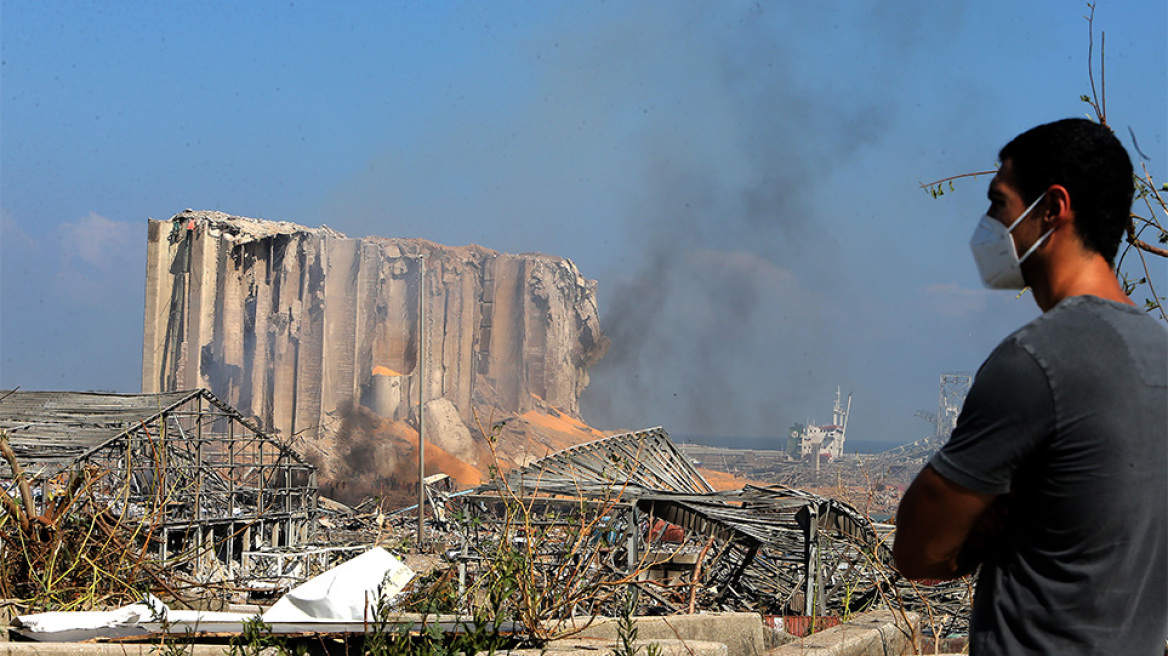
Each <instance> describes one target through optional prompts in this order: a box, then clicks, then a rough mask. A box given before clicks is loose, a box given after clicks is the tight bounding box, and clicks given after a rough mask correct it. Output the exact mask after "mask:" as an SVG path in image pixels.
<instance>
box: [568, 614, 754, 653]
mask: <svg viewBox="0 0 1168 656" xmlns="http://www.w3.org/2000/svg"><path fill="white" fill-rule="evenodd" d="M636 622H637V638H638V639H641V640H650V641H653V642H656V641H659V640H670V639H672V640H684V641H686V642H687V643H688V642H689V641H710V642H720V643H722V644H724V645H726V648H727V650H728V651H727V656H761V655H762V654H764V653H766V650H767V645H766V642H765V638H764V636H763V628H764V627H763V622H762V616H760V615H758V614H756V613H700V614H696V615H668V616H664V617H638V618H636ZM617 626H618V620H616V619H610V618H597V619H596V621H595V622H593V623H592V625H591V626H589V627H588V628H586V629H584V630H583V631H582V632H580V633H579V634H578V637H581V638H602V639H607V640H616V639H617Z"/></svg>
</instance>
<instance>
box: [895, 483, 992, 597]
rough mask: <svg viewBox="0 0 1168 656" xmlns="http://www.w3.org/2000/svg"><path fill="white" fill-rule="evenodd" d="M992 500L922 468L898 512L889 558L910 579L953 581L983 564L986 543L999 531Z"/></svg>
mask: <svg viewBox="0 0 1168 656" xmlns="http://www.w3.org/2000/svg"><path fill="white" fill-rule="evenodd" d="M996 499H998V497H997V496H996V495H993V494H984V493H982V492H975V491H973V490H970V489H969V488H966V487H963V486H961V485H958V484H956V483H954V482H952V481H950V480H948V479H946V478H945V477H944V476H942V475H941V474H939V473H938V472H937V470H935V469H933V467H932V466H930V465H926V466H925V468H924V469H922V470H921V473H920V474H917V477H916V479H915V480H913V482H912V485H910V486H909V488H908V490H907V491H906V492H905V493H904V498H903V499H902V500H901V502H900V507H899V508H898V509H897V511H896V538H895V541H894V542H893V548H892V554H893V558H894V559H895V561H896V567H897V569H899V570H900V573H901V574H904V575H905V576H907V577H908V578H910V579H952V578H957V577H959V576H964V575H965V574H968V573H970V572H972V571H973V570H974V569H975V568H976V567H977V565H978V564H979V563H981V560H982V555H983V549H984V547H985V546H986V544H987V539H990V538H992V536H993V534H995V533H997V532H998V531H999V530H1000V528H1001V522H1000V520H1001V511H1002V509H1003V506H1001V505H1000V504H995V503H994V502H995V500H996Z"/></svg>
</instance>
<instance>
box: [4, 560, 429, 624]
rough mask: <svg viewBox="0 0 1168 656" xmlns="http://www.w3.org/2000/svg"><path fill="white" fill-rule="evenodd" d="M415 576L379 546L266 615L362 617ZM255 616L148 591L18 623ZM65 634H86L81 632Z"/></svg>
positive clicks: (272, 620) (271, 618)
mask: <svg viewBox="0 0 1168 656" xmlns="http://www.w3.org/2000/svg"><path fill="white" fill-rule="evenodd" d="M413 578H414V571H413V570H411V569H410V568H409V567H407V566H406V564H405V563H403V562H401V561H400V560H398V559H397V558H394V557H393V555H392V554H390V553H389V552H388V551H386V550H385V549H382V548H381V547H374V548H373V549H370V550H369V551H366V552H365V553H363V554H361V555H360V556H357V557H356V558H353V559H351V560H349V561H346V562H344V563H341V564H340V565H337V566H336V567H334V568H332V569H330V570H328V571H327V572H324V573H323V574H321V575H319V576H317V577H314V578H312V579H309V580H308V581H305V582H304V583H302V584H300V585H299V586H297V587H296V588H293V589H292V590H291V591H289V592H288V593H287V594H285V595H284V596H283V597H281V598H280V600H279V601H277V602H276V603H275V605H273V606H272V607H271V608H270V609H268V612H266V613H264V614H263V620H264V622H266V623H268V624H276V623H283V622H299V623H304V622H338V621H339V622H346V621H353V622H362V621H363V620H364V619H365V617H366V609H368V611H369V612H370V614H371V613H372V610H373V609H374V608H375V607H376V604H377V599H378V594H379V589H380V595H381V597H382V598H383V599H386V600H389V599H391V598H393V597H394V596H396V595H397V594H398V593H400V592H401V591H402V589H403V588H405V586H406V584H407V583H409V582H410V580H411V579H413ZM383 583H384V585H383ZM253 617H255V614H254V613H221V612H211V611H198V610H172V609H170V608H167V606H166V604H164V603H162V601H161V600H160V599H158V598H156V597H154V596H151V595H147V596H146V598H145V599H143V600H142V602H141V603H137V604H131V605H129V606H123V607H121V608H118V609H117V610H109V611H73V612H53V613H35V614H32V615H21V616H19V617H17V618H15V619H14V621H13V625H14V626H17V627H19V628H21V629H23V630H24V632H25V633H26V634H46V635H47V634H54V633H58V634H68V635H69V636H75V635H76V634H78V633H79V632H86V631H90V632H97V633H96V634H102V633H103V632H102V631H101V630H103V629H111V628H121V627H147V628H148V626H154V625H157V624H158V623H160V622H166V623H167V624H170V625H172V626H174V627H177V626H184V627H185V626H190V627H192V628H194V629H195V630H198V627H199V626H208V625H211V624H215V623H232V624H242V623H243V622H244V621H245V620H248V619H250V618H253ZM370 619H372V618H370ZM89 637H92V636H89ZM37 639H42V638H37ZM65 639H68V640H73V639H85V637H84V636H79V635H77V636H76V637H66V638H65Z"/></svg>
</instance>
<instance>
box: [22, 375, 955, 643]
mask: <svg viewBox="0 0 1168 656" xmlns="http://www.w3.org/2000/svg"><path fill="white" fill-rule="evenodd" d="M0 429H3V430H4V431H5V432H6V433H7V441H6V442H4V443H5V444H9V445H11V450H12V455H13V457H12V458H10V459H9V460H8V465H7V471H6V472H4V474H3V475H4V477H5V478H6V479H7V480H8V481H10V482H11V483H12V485H10V486H9V487H10V493H9V495H7V496H6V498H7V499H8V503H7V504H6V511H7V512H5V513H4V515H3V516H2V517H0V537H2V538H3V540H4V552H3V553H4V554H5V558H4V559H3V563H4V566H5V569H4V570H3V575H4V576H5V577H7V578H6V579H5V580H4V581H0V585H9V586H10V587H11V586H12V585H13V584H14V582H15V581H16V580H17V579H18V578H19V576H21V574H20V571H19V570H18V569H14V568H15V567H16V566H17V565H19V557H22V556H23V555H24V554H27V553H30V549H31V548H32V547H33V546H35V544H34V541H33V539H32V538H33V537H36V536H41V537H43V538H44V540H42V542H43V544H44V545H48V544H51V545H55V546H54V547H53V548H55V549H57V550H59V551H62V553H69V554H72V559H73V560H71V561H69V562H66V563H64V565H65V566H66V567H67V568H68V567H72V568H73V570H81V569H83V567H82V565H85V564H93V563H97V562H99V561H100V559H101V558H106V559H109V560H110V562H111V563H112V564H111V565H109V569H108V571H107V572H106V577H105V579H104V582H103V585H104V586H105V588H104V589H103V592H102V594H100V595H92V594H90V595H89V596H88V597H85V595H84V594H82V593H81V590H82V587H83V586H85V585H89V586H91V587H92V586H93V585H95V581H94V580H93V579H92V578H91V579H87V580H76V581H71V582H69V585H68V586H66V587H65V588H62V589H57V590H49V589H48V587H51V584H46V587H45V588H43V589H39V590H37V589H27V590H22V589H12V592H10V593H9V594H10V596H14V597H17V598H22V599H25V600H27V601H28V602H29V603H30V604H31V605H32V606H33V607H34V608H32V609H47V608H62V609H81V608H86V609H88V608H97V607H101V606H109V605H115V606H116V605H119V603H121V604H124V603H130V602H136V601H138V599H137V598H136V597H135V595H140V593H141V591H142V590H143V589H149V590H151V591H153V592H154V593H155V594H158V595H159V596H161V597H164V598H166V599H167V603H168V604H172V605H176V604H177V605H182V604H191V603H192V600H193V599H196V598H201V599H203V601H204V605H206V603H205V602H206V601H207V600H210V599H220V600H222V601H224V602H227V601H232V602H253V603H254V602H261V603H270V602H272V601H274V600H276V599H278V598H280V597H282V596H284V595H286V594H287V593H288V591H289V590H291V589H293V588H294V587H295V586H297V585H300V584H302V583H304V581H306V580H309V579H311V578H312V577H314V576H318V575H320V574H321V573H322V572H326V571H330V570H332V569H334V568H336V567H337V566H338V565H341V564H342V563H344V562H346V561H348V560H349V559H350V558H352V557H354V556H357V555H359V554H361V553H365V552H366V551H367V550H368V549H369V548H370V547H372V546H383V547H385V548H387V549H388V550H389V551H391V552H393V553H395V554H398V555H399V556H400V557H401V559H402V560H404V561H405V565H407V566H408V567H409V568H411V569H412V570H413V571H416V572H417V573H418V577H417V578H416V579H415V580H414V581H413V583H411V585H410V586H409V587H408V588H407V589H406V591H405V594H403V595H402V596H401V600H402V602H401V603H402V604H412V606H411V607H404V606H403V607H402V608H400V609H399V610H418V611H425V612H458V613H464V614H467V615H471V614H475V613H481V612H484V609H489V612H494V613H496V614H499V615H501V616H506V617H508V618H511V619H513V620H514V622H516V624H517V626H519V627H521V628H522V630H523V631H526V632H528V633H529V634H531V635H538V636H540V637H543V638H548V637H551V636H554V635H560V634H563V633H565V632H571V631H573V630H575V629H573V628H572V627H574V626H576V625H577V624H578V622H579V618H581V617H592V616H596V615H606V616H610V617H619V616H621V615H622V614H628V613H631V614H636V615H645V614H666V615H669V614H679V613H682V614H684V613H695V612H705V611H748V612H756V613H762V614H765V615H807V616H824V615H849V614H851V613H855V612H859V611H863V610H869V609H874V608H904V609H909V610H925V611H927V615H928V617H929V618H930V622H931V623H932V626H933V627H934V630H935V631H936V633H937V634H938V635H946V634H948V633H950V632H960V631H961V630H962V628H963V622H964V621H965V617H966V614H967V607H968V601H969V586H968V584H967V583H966V582H964V581H958V582H950V583H944V584H938V585H934V586H922V585H920V584H912V583H909V582H907V581H905V580H903V579H902V578H900V577H899V576H898V575H897V574H896V572H895V571H894V569H893V568H892V567H891V556H890V549H889V541H890V535H889V534H890V532H891V527H889V526H886V525H881V524H876V523H873V522H872V521H871V519H870V518H869V517H868V516H867V515H866V514H865V513H861V512H859V511H858V510H857V509H856V507H855V506H853V505H851V504H849V503H847V502H845V501H843V500H840V499H835V498H830V497H828V496H821V495H818V494H815V493H813V492H810V491H807V490H800V489H795V488H793V487H788V486H784V485H778V484H769V485H746V486H744V487H742V488H741V489H737V490H721V491H719V490H715V489H714V487H713V486H711V485H710V483H709V482H708V481H707V480H706V478H705V477H704V476H703V475H702V474H701V473H700V472H699V471H698V470H697V469H696V468H695V467H694V465H693V463H692V462H691V459H690V458H689V457H687V456H686V455H685V454H683V452H682V451H681V450H680V449H679V448H678V447H677V446H675V445H674V444H673V442H672V441H671V440H670V439H669V437H668V435H667V434H666V433H665V431H664V430H662V429H660V428H655V429H650V430H643V431H636V432H632V433H625V434H620V435H614V436H610V437H606V438H602V439H599V440H595V441H592V442H588V443H585V444H580V445H576V446H572V447H569V448H567V449H564V450H561V451H558V452H555V453H552V454H550V455H547V456H545V457H543V458H540V459H537V460H534V461H532V462H530V463H529V464H527V465H526V466H524V467H520V468H515V469H512V470H510V471H508V472H506V473H505V474H504V475H496V476H494V477H493V478H492V479H491V480H490V481H488V482H486V483H484V484H482V485H479V486H476V487H473V488H469V489H462V490H459V489H457V488H458V486H457V485H456V482H455V481H454V480H453V479H452V478H451V477H450V476H447V475H444V474H438V475H433V476H429V477H427V479H426V481H425V485H424V492H425V497H426V505H425V508H424V510H425V513H426V515H425V522H424V528H425V533H424V534H423V535H422V536H420V538H421V539H420V540H419V536H418V535H417V513H418V508H417V507H416V506H414V507H409V506H406V507H397V508H390V507H388V506H387V505H386V504H385V503H381V502H380V501H381V500H376V499H371V500H366V501H365V502H363V503H361V504H358V505H355V506H350V505H346V504H343V503H340V502H337V501H333V500H331V499H329V498H327V497H323V496H321V495H319V493H318V491H317V489H316V487H315V471H314V469H313V468H312V466H311V465H309V464H307V463H305V462H303V461H302V460H301V459H300V457H299V456H298V455H297V454H296V453H295V452H293V451H291V450H289V449H288V448H287V447H284V446H282V445H281V444H280V443H278V442H277V441H275V440H272V439H271V438H268V437H267V436H266V435H265V434H264V433H263V432H261V431H260V430H259V429H258V427H256V426H255V425H254V424H252V423H250V422H249V421H248V420H246V419H244V418H243V417H242V416H241V415H239V414H238V413H237V412H235V411H234V410H233V409H232V408H231V407H230V406H227V405H226V404H224V403H223V402H221V401H220V400H218V399H217V398H216V397H214V395H212V394H210V393H209V392H207V391H206V390H193V391H190V392H176V393H171V394H159V395H82V394H72V393H31V392H29V393H21V392H16V393H9V394H8V395H7V396H4V397H3V398H2V399H0ZM415 489H416V488H415ZM66 518H69V519H68V520H66ZM69 522H72V526H73V527H74V529H68V528H67V526H69ZM83 535H88V536H89V537H85V538H82V537H79V536H83ZM93 536H97V540H98V541H97V542H94V541H93ZM38 539H39V538H38ZM54 541H55V542H54ZM36 544H40V543H36ZM419 544H420V546H421V547H422V549H419ZM42 547H43V545H42ZM21 549H24V551H23V552H22V551H21ZM350 562H351V561H350ZM87 566H88V565H87ZM342 566H343V565H342ZM131 572H134V574H132V573H131ZM58 580H59V581H70V580H69V579H68V577H62V578H60V579H58ZM377 583H380V581H377ZM67 593H72V594H74V596H81V597H84V601H83V602H81V603H78V602H76V601H73V602H69V601H67V600H65V598H64V596H62V595H64V594H67ZM324 596H325V597H327V596H328V593H325V594H324ZM284 598H285V599H287V598H288V597H286V596H284ZM325 602H327V599H325V600H322V603H325ZM176 607H177V606H176Z"/></svg>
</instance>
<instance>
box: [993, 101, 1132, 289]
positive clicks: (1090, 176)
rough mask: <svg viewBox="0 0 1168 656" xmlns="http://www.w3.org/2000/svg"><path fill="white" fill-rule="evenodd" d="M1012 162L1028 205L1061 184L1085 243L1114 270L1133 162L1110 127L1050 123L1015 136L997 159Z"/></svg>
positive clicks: (1127, 212) (1124, 225) (1078, 122)
mask: <svg viewBox="0 0 1168 656" xmlns="http://www.w3.org/2000/svg"><path fill="white" fill-rule="evenodd" d="M1006 160H1011V161H1013V163H1014V177H1015V178H1016V179H1017V181H1018V191H1019V192H1021V194H1022V199H1023V200H1024V201H1025V202H1026V204H1027V205H1029V204H1030V203H1032V202H1034V200H1035V199H1037V198H1038V196H1039V195H1041V194H1042V192H1044V191H1046V190H1047V189H1049V188H1050V186H1051V185H1056V184H1057V185H1062V186H1063V187H1064V188H1066V190H1067V193H1069V194H1070V196H1071V207H1072V208H1073V209H1074V210H1075V231H1076V232H1078V233H1079V237H1080V238H1081V239H1082V240H1083V244H1084V245H1085V246H1086V247H1087V248H1089V249H1091V250H1093V251H1095V252H1097V253H1099V254H1100V255H1102V256H1103V257H1104V258H1105V259H1106V260H1107V262H1108V264H1111V265H1113V266H1114V264H1115V253H1116V251H1118V250H1119V242H1120V240H1122V239H1123V233H1124V230H1125V229H1126V228H1127V225H1128V222H1129V221H1130V220H1131V204H1132V193H1133V191H1134V183H1133V182H1132V163H1131V160H1130V159H1129V158H1128V155H1127V151H1126V150H1124V148H1123V145H1122V144H1121V143H1119V139H1116V138H1115V134H1113V133H1112V132H1111V128H1108V127H1107V126H1105V125H1100V124H1098V123H1095V122H1094V121H1089V120H1087V119H1085V118H1068V119H1063V120H1061V121H1055V122H1054V123H1047V124H1045V125H1040V126H1038V127H1036V128H1031V129H1030V130H1027V131H1026V132H1023V133H1022V134H1020V135H1018V136H1017V137H1014V140H1013V141H1011V142H1010V143H1008V144H1006V147H1005V148H1002V151H1001V152H1000V153H998V161H1000V162H1005V161H1006Z"/></svg>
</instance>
